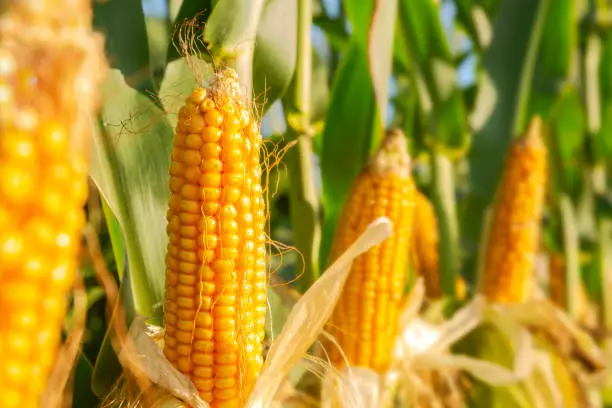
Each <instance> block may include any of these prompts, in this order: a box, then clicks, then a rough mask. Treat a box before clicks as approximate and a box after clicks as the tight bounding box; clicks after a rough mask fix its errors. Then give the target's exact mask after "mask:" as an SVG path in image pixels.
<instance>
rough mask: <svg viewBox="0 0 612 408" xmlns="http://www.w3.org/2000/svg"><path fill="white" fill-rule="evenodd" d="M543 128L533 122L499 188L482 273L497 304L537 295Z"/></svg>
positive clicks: (516, 146)
mask: <svg viewBox="0 0 612 408" xmlns="http://www.w3.org/2000/svg"><path fill="white" fill-rule="evenodd" d="M541 127H542V123H541V120H540V118H539V117H535V118H533V120H532V121H531V123H530V124H529V127H528V129H527V132H526V135H525V136H524V137H523V138H520V139H518V140H516V141H515V142H514V143H513V145H512V146H511V148H510V151H509V154H508V157H507V159H506V164H505V169H504V173H503V175H502V179H501V181H500V185H499V187H498V192H497V196H496V201H495V204H494V207H493V213H492V216H491V220H490V225H489V231H488V235H487V236H486V237H484V239H486V247H485V249H484V253H483V254H481V256H483V257H484V258H483V262H482V266H481V270H480V291H481V293H483V294H484V295H485V296H486V297H487V299H488V300H489V301H492V302H507V303H520V302H523V301H525V300H527V299H528V298H529V296H530V294H531V285H532V284H533V269H534V255H535V251H536V249H537V247H538V244H539V237H540V220H541V217H542V209H543V205H544V192H545V183H546V156H547V152H546V146H545V145H544V143H543V141H542V137H541Z"/></svg>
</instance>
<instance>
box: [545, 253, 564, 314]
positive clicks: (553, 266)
mask: <svg viewBox="0 0 612 408" xmlns="http://www.w3.org/2000/svg"><path fill="white" fill-rule="evenodd" d="M548 285H549V287H548V294H549V296H550V300H552V301H553V302H555V303H556V304H557V305H559V307H565V298H566V296H565V261H564V259H563V255H562V254H560V253H558V252H554V253H552V254H550V257H549V258H548Z"/></svg>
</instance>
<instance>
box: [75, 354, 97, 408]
mask: <svg viewBox="0 0 612 408" xmlns="http://www.w3.org/2000/svg"><path fill="white" fill-rule="evenodd" d="M92 375H93V366H92V365H91V362H90V361H89V360H88V359H87V357H85V355H84V354H82V353H79V355H78V357H77V362H76V367H75V368H74V386H73V392H72V406H74V407H95V406H97V405H98V403H99V400H98V398H97V397H96V395H95V394H94V393H93V392H92V390H91V378H92Z"/></svg>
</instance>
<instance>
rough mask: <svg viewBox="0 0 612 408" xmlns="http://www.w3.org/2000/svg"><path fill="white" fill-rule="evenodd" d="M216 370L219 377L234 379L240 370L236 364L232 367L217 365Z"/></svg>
mask: <svg viewBox="0 0 612 408" xmlns="http://www.w3.org/2000/svg"><path fill="white" fill-rule="evenodd" d="M214 370H215V374H216V375H217V376H218V377H226V378H227V377H232V376H234V375H236V373H237V372H238V368H237V367H236V365H234V364H231V365H224V364H215V365H214Z"/></svg>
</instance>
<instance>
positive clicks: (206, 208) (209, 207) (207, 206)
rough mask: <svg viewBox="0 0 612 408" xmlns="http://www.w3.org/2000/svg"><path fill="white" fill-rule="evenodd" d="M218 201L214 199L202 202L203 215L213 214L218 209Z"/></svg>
mask: <svg viewBox="0 0 612 408" xmlns="http://www.w3.org/2000/svg"><path fill="white" fill-rule="evenodd" d="M219 207H220V205H219V203H217V202H214V201H206V202H204V204H203V205H202V212H203V213H204V215H208V216H211V215H215V214H216V213H217V212H218V211H219Z"/></svg>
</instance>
